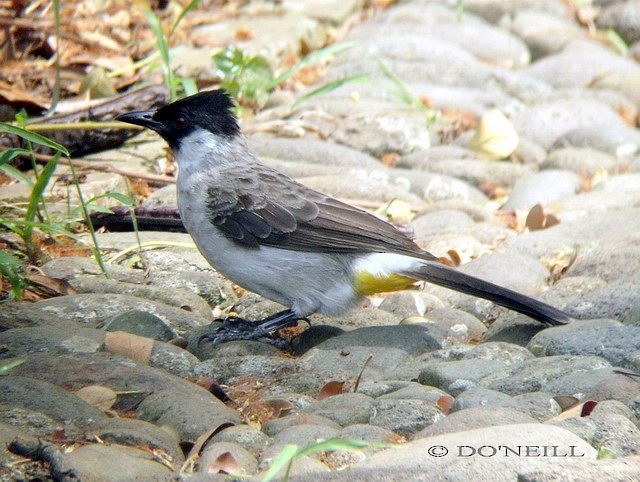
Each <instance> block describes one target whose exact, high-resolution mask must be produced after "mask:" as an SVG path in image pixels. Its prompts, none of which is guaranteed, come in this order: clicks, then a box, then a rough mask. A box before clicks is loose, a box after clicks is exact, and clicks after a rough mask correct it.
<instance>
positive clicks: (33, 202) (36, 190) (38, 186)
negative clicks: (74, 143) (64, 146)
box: [25, 152, 60, 221]
mask: <svg viewBox="0 0 640 482" xmlns="http://www.w3.org/2000/svg"><path fill="white" fill-rule="evenodd" d="M58 159H60V153H59V152H56V154H55V155H54V156H53V157H52V158H51V160H50V161H49V162H47V164H46V166H44V169H43V170H42V171H41V172H40V175H39V176H38V178H37V179H36V182H35V184H34V185H33V190H32V191H31V197H30V198H29V206H28V208H27V216H26V218H25V219H26V220H27V221H33V220H34V219H35V218H36V210H37V208H38V203H39V202H40V199H41V198H42V193H43V192H44V190H45V189H46V188H47V185H48V184H49V181H50V180H51V176H53V173H54V171H55V170H56V166H57V165H58Z"/></svg>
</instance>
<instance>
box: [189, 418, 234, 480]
mask: <svg viewBox="0 0 640 482" xmlns="http://www.w3.org/2000/svg"><path fill="white" fill-rule="evenodd" d="M233 425H234V424H233V423H231V422H225V423H222V424H220V425H218V426H217V427H215V428H212V429H210V430H207V431H206V432H204V433H202V434H201V435H200V436H199V437H198V438H197V439H196V441H195V442H194V443H193V446H192V447H191V450H189V455H187V458H186V459H185V461H184V464H182V468H181V469H180V471H181V472H182V471H186V470H187V469H188V468H189V467H193V466H194V465H195V462H196V460H197V459H198V457H200V452H202V448H203V447H204V446H205V444H206V443H207V442H208V441H209V440H211V437H213V436H214V435H215V434H217V433H218V432H222V431H223V430H224V429H225V428H228V427H233Z"/></svg>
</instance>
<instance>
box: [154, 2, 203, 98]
mask: <svg viewBox="0 0 640 482" xmlns="http://www.w3.org/2000/svg"><path fill="white" fill-rule="evenodd" d="M199 3H200V0H191V1H190V2H189V3H188V4H187V6H186V7H184V8H183V9H182V11H181V12H180V14H179V15H178V18H177V19H176V21H175V22H174V23H173V25H172V26H171V28H170V29H169V34H167V35H165V33H164V30H163V29H162V24H161V23H160V20H159V19H158V17H157V15H156V14H155V13H153V11H152V10H150V9H145V10H143V13H144V15H145V17H146V18H147V22H148V23H149V27H150V28H151V31H152V32H153V35H154V36H155V38H156V48H157V52H159V54H160V59H161V61H162V70H163V75H164V81H165V84H166V86H167V91H168V92H169V100H170V101H171V102H173V101H174V100H176V99H177V98H178V86H182V89H183V91H184V93H185V95H191V94H195V93H196V92H197V91H198V89H197V87H196V84H195V81H194V80H193V79H190V78H182V77H176V76H175V74H174V73H173V70H172V69H171V52H170V50H169V41H170V39H171V35H172V34H173V32H175V30H176V28H177V27H178V25H179V24H180V22H182V20H183V19H184V17H185V16H186V15H187V13H189V12H190V11H191V10H193V9H194V8H196V7H197V6H198V4H199Z"/></svg>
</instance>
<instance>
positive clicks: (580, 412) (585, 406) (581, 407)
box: [550, 400, 598, 421]
mask: <svg viewBox="0 0 640 482" xmlns="http://www.w3.org/2000/svg"><path fill="white" fill-rule="evenodd" d="M596 405H598V402H594V401H593V400H588V401H586V402H584V403H580V404H578V405H576V406H575V407H571V408H570V409H568V410H565V411H564V412H562V413H561V414H559V415H556V416H555V417H553V418H552V419H550V421H557V420H566V419H568V418H580V417H588V416H589V415H590V414H591V412H592V411H593V409H594V408H595V407H596Z"/></svg>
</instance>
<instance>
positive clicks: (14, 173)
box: [0, 164, 33, 186]
mask: <svg viewBox="0 0 640 482" xmlns="http://www.w3.org/2000/svg"><path fill="white" fill-rule="evenodd" d="M0 171H3V172H4V173H5V174H7V175H9V176H11V177H12V178H14V179H15V180H17V181H20V182H22V183H24V184H26V185H27V186H33V181H32V180H31V178H30V177H29V176H27V175H25V174H23V173H22V172H21V171H20V170H19V169H16V168H15V167H13V166H11V165H9V164H4V165H0Z"/></svg>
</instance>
